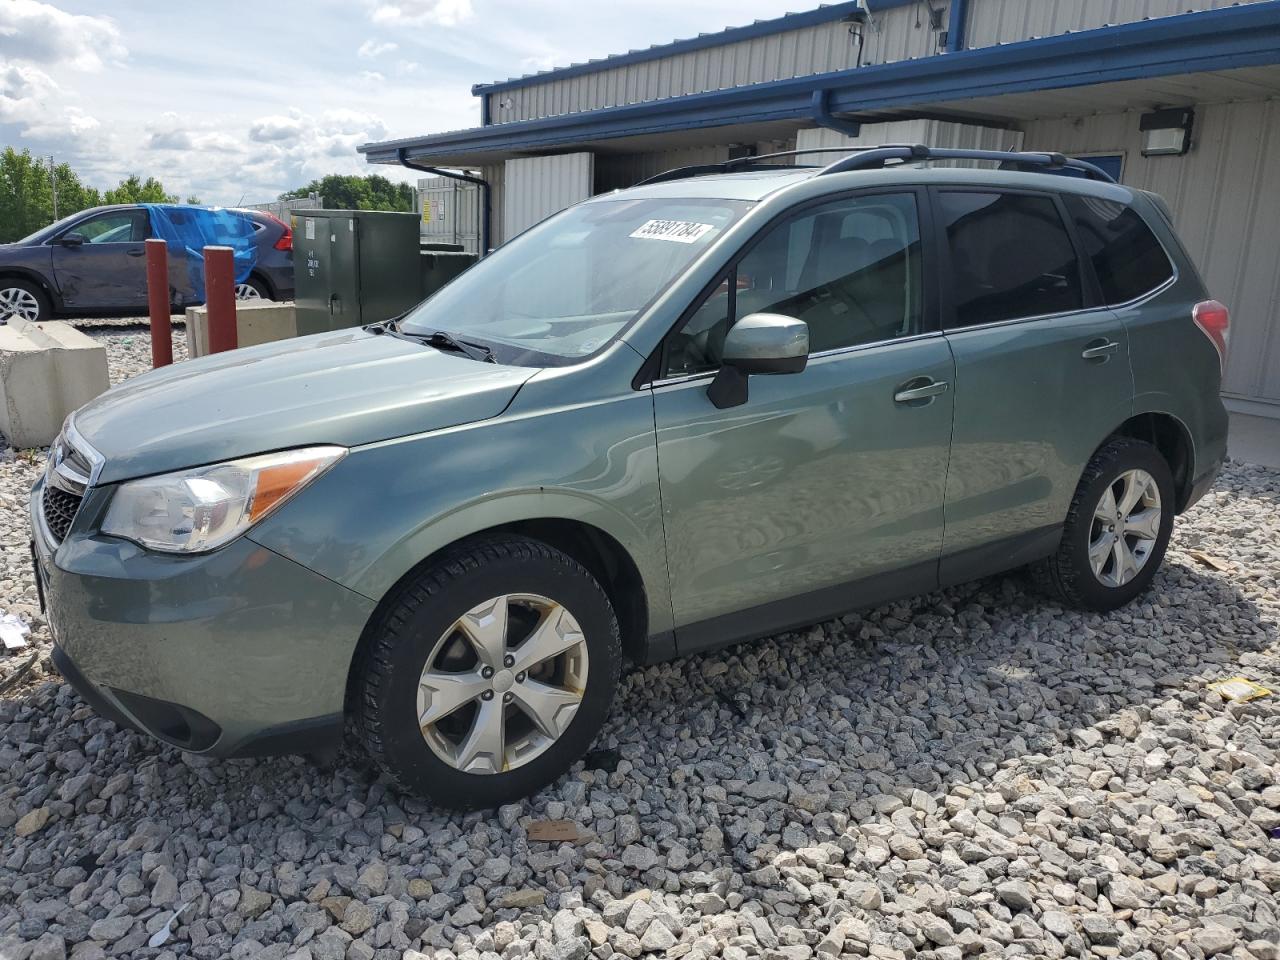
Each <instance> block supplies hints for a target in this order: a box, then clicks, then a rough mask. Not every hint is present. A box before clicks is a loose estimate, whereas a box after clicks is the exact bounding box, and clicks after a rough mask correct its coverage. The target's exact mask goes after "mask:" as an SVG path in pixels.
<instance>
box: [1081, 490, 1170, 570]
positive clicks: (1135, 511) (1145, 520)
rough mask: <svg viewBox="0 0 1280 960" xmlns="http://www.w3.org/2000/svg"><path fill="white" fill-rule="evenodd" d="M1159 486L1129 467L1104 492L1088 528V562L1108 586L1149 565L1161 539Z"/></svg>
mask: <svg viewBox="0 0 1280 960" xmlns="http://www.w3.org/2000/svg"><path fill="white" fill-rule="evenodd" d="M1160 521H1161V504H1160V487H1159V486H1158V485H1157V484H1156V481H1155V478H1154V477H1152V476H1151V474H1149V473H1147V471H1145V470H1126V471H1125V472H1124V473H1122V474H1120V476H1119V477H1117V478H1116V479H1115V480H1114V481H1112V483H1111V484H1110V485H1109V486H1108V487H1107V489H1106V490H1105V491H1104V492H1103V494H1102V498H1101V499H1100V500H1099V501H1098V505H1097V506H1096V507H1095V508H1094V511H1093V523H1092V524H1091V525H1090V530H1089V564H1090V566H1091V567H1092V568H1093V575H1094V577H1096V578H1097V580H1098V582H1099V583H1101V584H1102V585H1103V586H1105V587H1122V586H1124V585H1125V584H1127V583H1129V582H1130V581H1131V580H1133V578H1134V577H1136V576H1137V575H1138V574H1139V573H1140V572H1141V571H1142V568H1143V567H1145V566H1146V565H1147V561H1148V560H1149V559H1150V558H1151V554H1152V552H1153V551H1154V550H1155V547H1156V543H1157V542H1158V541H1159V539H1160Z"/></svg>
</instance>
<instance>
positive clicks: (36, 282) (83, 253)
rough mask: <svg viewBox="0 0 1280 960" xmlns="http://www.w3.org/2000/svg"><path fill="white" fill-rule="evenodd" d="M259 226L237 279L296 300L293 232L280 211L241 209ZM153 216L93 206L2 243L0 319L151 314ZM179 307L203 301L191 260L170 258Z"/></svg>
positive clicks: (273, 296) (247, 296)
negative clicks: (253, 251)
mask: <svg viewBox="0 0 1280 960" xmlns="http://www.w3.org/2000/svg"><path fill="white" fill-rule="evenodd" d="M236 213H237V214H239V215H241V216H244V217H245V218H246V219H248V220H249V221H250V222H251V223H252V224H253V231H254V241H255V245H256V248H257V257H256V261H255V263H254V267H253V271H252V272H251V273H250V274H249V276H248V277H247V278H246V279H245V281H244V282H243V283H240V284H237V285H236V296H237V297H238V298H240V299H242V300H256V299H267V300H292V299H293V231H292V230H290V229H289V225H288V224H286V223H285V222H284V221H283V220H280V219H279V218H278V217H273V216H272V215H271V214H269V213H262V212H260V211H257V210H238V211H236ZM155 235H156V234H155V231H154V229H153V226H152V223H151V216H150V214H149V213H148V211H147V209H146V208H145V207H143V206H141V205H138V204H123V205H116V206H108V207H92V208H90V209H88V210H81V211H80V212H79V213H74V214H72V215H71V216H69V217H65V218H63V219H62V220H59V221H58V222H57V223H55V224H52V225H50V226H48V227H45V228H44V229H43V230H37V231H36V232H35V233H33V234H31V236H29V237H26V238H24V239H22V240H19V241H17V242H16V243H6V244H0V321H3V320H5V319H6V318H7V317H9V316H11V315H15V314H16V315H17V316H20V317H23V318H25V319H27V320H33V321H34V320H48V319H50V318H52V317H56V316H71V315H81V316H83V315H86V314H88V315H94V314H122V313H136V312H143V311H145V310H146V307H147V269H146V260H145V251H144V248H143V241H144V240H146V239H147V238H148V237H153V236H155ZM169 259H170V268H169V274H170V296H171V300H172V303H173V306H174V307H175V308H183V307H186V306H190V305H191V304H193V303H199V302H201V301H200V299H199V297H198V295H197V293H196V291H195V290H194V289H193V287H192V284H191V281H190V279H189V277H190V274H189V271H188V270H187V266H186V264H184V263H181V262H174V261H176V260H180V258H177V257H173V256H171V257H170V258H169Z"/></svg>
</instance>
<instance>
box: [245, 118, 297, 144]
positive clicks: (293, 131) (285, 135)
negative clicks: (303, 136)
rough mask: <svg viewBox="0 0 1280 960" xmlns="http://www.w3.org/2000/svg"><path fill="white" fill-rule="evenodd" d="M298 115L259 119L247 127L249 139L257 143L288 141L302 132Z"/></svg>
mask: <svg viewBox="0 0 1280 960" xmlns="http://www.w3.org/2000/svg"><path fill="white" fill-rule="evenodd" d="M302 128H303V123H302V118H301V116H300V115H293V116H288V117H282V116H278V115H276V116H270V117H259V118H258V119H257V120H255V121H253V123H251V124H250V125H249V139H250V140H256V141H258V142H259V143H272V142H274V141H276V140H290V139H292V138H294V137H296V136H298V134H300V133H301V132H302Z"/></svg>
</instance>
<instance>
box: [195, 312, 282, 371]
mask: <svg viewBox="0 0 1280 960" xmlns="http://www.w3.org/2000/svg"><path fill="white" fill-rule="evenodd" d="M297 335H298V317H297V313H296V312H295V311H294V309H293V304H292V303H275V302H274V301H271V300H242V301H240V302H239V303H237V304H236V345H237V346H241V347H252V346H254V345H255V344H259V343H271V342H273V341H275V340H289V339H291V338H292V337H296V336H297ZM208 352H209V311H208V309H207V308H205V307H187V356H190V357H203V356H205V355H206V354H207V353H208Z"/></svg>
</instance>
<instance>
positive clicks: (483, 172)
mask: <svg viewBox="0 0 1280 960" xmlns="http://www.w3.org/2000/svg"><path fill="white" fill-rule="evenodd" d="M505 174H506V168H505V167H504V166H503V165H502V164H501V163H497V164H494V165H493V166H489V167H481V168H480V179H481V180H484V181H486V182H487V183H488V184H489V246H490V248H491V249H492V248H494V247H499V246H501V245H502V241H503V240H504V239H506V237H505V235H504V234H503V232H502V206H503V198H504V197H505V196H506V176H505Z"/></svg>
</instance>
